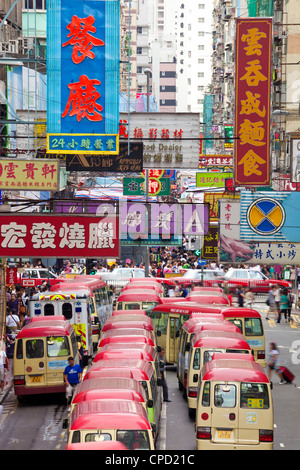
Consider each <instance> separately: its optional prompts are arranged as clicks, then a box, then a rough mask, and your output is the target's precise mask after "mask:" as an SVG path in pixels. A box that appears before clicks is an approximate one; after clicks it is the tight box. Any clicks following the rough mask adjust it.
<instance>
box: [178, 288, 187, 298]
mask: <svg viewBox="0 0 300 470" xmlns="http://www.w3.org/2000/svg"><path fill="white" fill-rule="evenodd" d="M187 295H188V291H187V290H186V288H185V287H183V286H179V293H178V297H187Z"/></svg>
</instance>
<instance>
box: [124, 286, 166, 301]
mask: <svg viewBox="0 0 300 470" xmlns="http://www.w3.org/2000/svg"><path fill="white" fill-rule="evenodd" d="M160 299H161V297H159V295H157V294H156V292H155V291H149V290H146V289H145V290H141V289H137V290H133V291H128V292H124V293H122V294H120V295H119V297H118V298H117V302H134V301H136V302H160Z"/></svg>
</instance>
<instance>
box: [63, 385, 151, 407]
mask: <svg viewBox="0 0 300 470" xmlns="http://www.w3.org/2000/svg"><path fill="white" fill-rule="evenodd" d="M84 382H85V381H83V383H84ZM86 382H87V381H86ZM92 400H132V401H136V402H138V403H145V402H146V396H145V393H144V394H141V393H140V392H137V391H136V390H131V389H128V388H101V389H100V388H93V389H88V390H85V391H82V392H80V393H77V394H76V396H75V397H74V398H73V400H72V404H78V403H82V402H84V401H92Z"/></svg>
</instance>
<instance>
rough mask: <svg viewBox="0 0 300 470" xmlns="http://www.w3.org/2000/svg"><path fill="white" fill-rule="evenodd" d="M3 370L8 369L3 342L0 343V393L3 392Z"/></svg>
mask: <svg viewBox="0 0 300 470" xmlns="http://www.w3.org/2000/svg"><path fill="white" fill-rule="evenodd" d="M5 369H8V359H7V356H6V352H5V347H4V343H3V341H1V343H0V386H1V393H2V392H3V390H4V382H5Z"/></svg>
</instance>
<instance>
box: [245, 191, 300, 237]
mask: <svg viewBox="0 0 300 470" xmlns="http://www.w3.org/2000/svg"><path fill="white" fill-rule="evenodd" d="M240 238H241V240H244V241H260V242H266V243H269V242H289V243H300V193H299V192H283V191H282V192H276V191H273V192H271V193H270V192H265V191H259V192H255V193H251V192H250V191H242V192H241V223H240Z"/></svg>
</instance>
